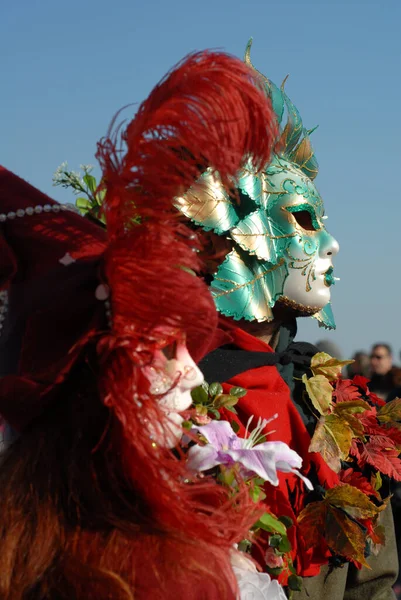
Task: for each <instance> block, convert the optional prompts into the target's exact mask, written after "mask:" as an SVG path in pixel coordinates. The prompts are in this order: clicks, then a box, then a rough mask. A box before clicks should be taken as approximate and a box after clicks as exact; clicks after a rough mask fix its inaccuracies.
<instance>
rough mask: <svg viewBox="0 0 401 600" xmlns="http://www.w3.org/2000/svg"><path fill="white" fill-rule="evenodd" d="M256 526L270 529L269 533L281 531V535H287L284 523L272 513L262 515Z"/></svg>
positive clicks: (265, 529)
mask: <svg viewBox="0 0 401 600" xmlns="http://www.w3.org/2000/svg"><path fill="white" fill-rule="evenodd" d="M256 527H258V528H259V529H263V530H264V531H268V532H269V533H279V534H280V535H281V536H283V535H287V530H286V528H285V527H284V525H283V523H281V521H279V520H278V519H276V517H273V515H271V514H270V513H265V514H264V515H262V516H261V517H260V519H259V521H258V522H257V523H256Z"/></svg>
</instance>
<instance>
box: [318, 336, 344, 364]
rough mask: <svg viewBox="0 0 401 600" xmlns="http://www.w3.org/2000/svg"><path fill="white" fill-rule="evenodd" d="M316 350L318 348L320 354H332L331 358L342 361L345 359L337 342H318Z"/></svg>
mask: <svg viewBox="0 0 401 600" xmlns="http://www.w3.org/2000/svg"><path fill="white" fill-rule="evenodd" d="M316 348H318V350H319V352H326V354H330V356H333V357H334V356H335V357H336V358H338V360H341V359H342V357H343V353H342V351H341V348H340V347H339V346H338V344H336V343H335V342H332V341H331V340H320V341H319V342H316Z"/></svg>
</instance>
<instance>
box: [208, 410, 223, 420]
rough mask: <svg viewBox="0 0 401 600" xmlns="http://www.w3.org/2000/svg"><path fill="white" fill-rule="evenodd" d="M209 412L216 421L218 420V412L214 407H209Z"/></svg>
mask: <svg viewBox="0 0 401 600" xmlns="http://www.w3.org/2000/svg"><path fill="white" fill-rule="evenodd" d="M209 412H210V413H211V414H212V415H213V416H214V418H215V419H216V421H220V413H219V411H218V410H217V409H216V408H209Z"/></svg>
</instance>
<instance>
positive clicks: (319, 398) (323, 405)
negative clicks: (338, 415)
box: [302, 375, 333, 415]
mask: <svg viewBox="0 0 401 600" xmlns="http://www.w3.org/2000/svg"><path fill="white" fill-rule="evenodd" d="M302 381H303V383H304V384H305V387H306V391H307V392H308V396H309V398H310V399H311V402H312V404H313V406H314V407H315V408H316V410H317V411H318V412H319V414H321V415H324V414H326V413H327V412H328V411H329V408H330V407H331V403H332V399H333V388H332V387H331V384H330V381H329V380H328V379H327V378H326V377H325V376H324V375H316V376H315V377H311V378H310V379H308V378H307V376H306V375H302Z"/></svg>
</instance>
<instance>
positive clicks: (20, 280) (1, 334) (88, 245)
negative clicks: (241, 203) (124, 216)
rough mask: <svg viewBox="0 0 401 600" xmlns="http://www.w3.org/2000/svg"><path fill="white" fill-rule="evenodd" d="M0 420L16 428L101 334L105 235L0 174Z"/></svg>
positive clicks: (5, 173)
mask: <svg viewBox="0 0 401 600" xmlns="http://www.w3.org/2000/svg"><path fill="white" fill-rule="evenodd" d="M0 222H1V232H2V235H1V236H0V289H2V290H3V291H4V293H3V312H2V315H1V316H2V317H3V320H2V321H0V325H1V326H2V327H1V329H0V374H1V375H4V376H3V377H1V378H0V414H1V415H2V416H3V417H4V418H5V420H6V421H8V422H9V423H10V424H11V425H12V426H14V427H15V428H17V429H21V428H23V427H24V426H25V425H26V424H27V423H28V422H29V421H30V420H31V419H32V418H34V417H35V416H36V415H37V414H39V413H40V412H41V410H43V407H44V405H45V404H46V403H47V402H48V400H49V397H51V392H52V389H53V387H54V386H55V385H56V384H57V383H60V382H61V381H62V380H63V378H64V376H65V374H66V373H67V372H68V371H69V369H70V368H71V365H72V364H73V363H74V361H75V360H76V359H77V356H78V354H79V352H80V348H79V346H77V345H76V343H77V341H78V340H80V339H82V338H83V337H85V336H87V335H89V334H90V333H91V332H93V331H95V330H97V329H99V328H102V327H105V324H106V315H105V306H104V303H103V302H100V301H99V300H97V299H96V295H95V293H96V288H97V287H98V286H99V284H100V279H99V276H100V274H99V261H100V257H101V256H102V253H103V251H104V250H105V248H106V233H105V231H104V230H102V228H101V227H98V226H96V225H95V224H93V223H91V222H90V221H89V220H86V219H84V218H83V217H81V216H80V215H79V214H77V213H76V212H73V211H72V210H70V209H68V208H67V207H66V206H63V205H60V204H57V203H56V202H54V201H53V200H51V199H50V198H49V197H48V196H46V195H44V194H42V193H41V192H39V191H38V190H37V189H35V188H34V187H32V186H31V185H29V184H28V183H26V182H25V181H23V180H22V179H20V178H19V177H17V176H16V175H14V174H13V173H11V172H10V171H8V170H7V169H5V168H3V167H0Z"/></svg>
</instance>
